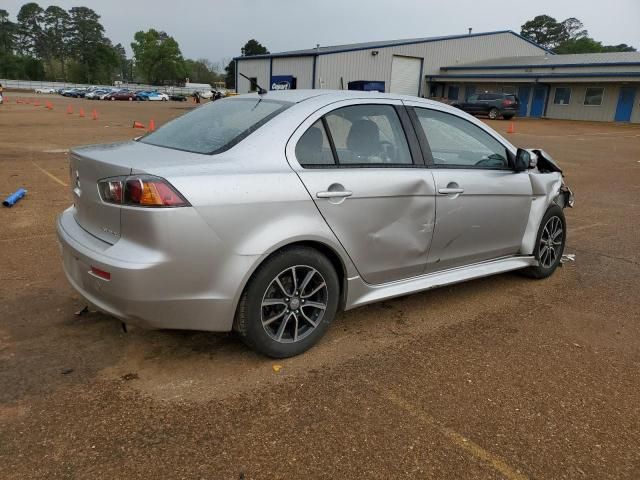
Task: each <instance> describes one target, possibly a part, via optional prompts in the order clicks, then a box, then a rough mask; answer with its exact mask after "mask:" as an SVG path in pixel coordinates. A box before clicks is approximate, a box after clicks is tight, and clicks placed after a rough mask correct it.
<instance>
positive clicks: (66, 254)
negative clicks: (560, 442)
mask: <svg viewBox="0 0 640 480" xmlns="http://www.w3.org/2000/svg"><path fill="white" fill-rule="evenodd" d="M69 156H70V169H71V177H72V180H71V188H72V195H73V200H74V204H73V206H71V207H70V208H68V209H67V210H66V211H65V212H63V213H62V215H61V216H60V217H59V218H58V221H57V233H58V237H59V239H60V242H61V244H62V251H63V263H64V270H65V272H66V275H67V277H68V279H69V281H70V283H71V285H72V286H73V287H74V288H75V289H76V290H77V291H78V292H79V293H80V294H81V295H82V296H83V297H84V298H85V299H87V301H88V302H89V303H91V304H93V305H95V307H96V308H97V309H99V310H101V311H103V312H106V313H108V314H111V315H113V316H115V317H118V318H120V319H121V320H122V321H123V322H125V323H132V324H139V325H143V326H147V327H153V328H178V329H192V330H209V331H228V330H232V329H233V330H235V331H236V332H237V334H238V335H239V336H240V338H242V339H243V340H244V342H246V344H247V345H249V346H250V347H252V348H254V349H256V350H258V351H259V352H262V353H263V354H266V355H269V356H272V357H288V356H291V355H296V354H299V353H301V352H303V351H305V350H306V349H308V348H310V347H311V346H312V345H313V344H315V343H316V342H317V341H318V340H319V339H320V338H321V337H322V335H323V334H324V333H325V331H326V330H327V328H328V327H329V325H330V323H331V322H332V321H333V319H334V318H335V316H336V313H337V312H338V311H339V310H340V309H351V308H354V307H358V306H361V305H365V304H368V303H372V302H376V301H380V300H383V299H387V298H392V297H397V296H401V295H407V294H409V293H413V292H418V291H421V290H427V289H430V288H434V287H437V286H442V285H448V284H452V283H456V282H462V281H465V280H470V279H474V278H479V277H483V276H486V275H491V274H497V273H501V272H506V271H511V270H518V269H522V271H523V272H524V273H526V274H527V275H529V276H531V277H534V278H544V277H548V276H549V275H551V274H552V273H553V272H554V270H555V269H556V267H557V266H558V265H559V263H560V259H561V257H562V253H563V250H564V246H565V239H566V232H567V225H566V222H565V217H564V213H563V209H564V207H566V206H572V204H573V195H572V193H571V191H570V190H569V189H568V187H567V186H566V185H565V184H564V181H563V175H562V171H561V169H560V168H559V167H558V165H557V164H556V163H555V162H554V161H553V159H552V158H551V157H550V156H549V155H548V154H547V153H545V152H544V151H542V150H524V149H521V148H516V147H515V146H513V145H512V144H511V143H509V142H508V141H507V140H506V139H505V138H503V137H502V136H500V135H499V134H498V133H496V132H495V131H494V130H492V129H491V128H489V127H488V126H487V125H485V124H484V123H482V122H481V121H479V120H477V119H475V118H473V117H471V116H470V115H467V114H466V113H464V112H461V111H460V110H458V109H455V108H452V107H450V106H447V105H444V104H441V103H438V102H432V101H429V100H424V99H419V98H415V97H408V96H401V95H393V94H379V93H370V92H367V93H366V95H363V93H362V92H357V91H323V90H313V91H304V90H283V91H277V92H268V93H264V94H251V95H241V96H236V97H233V98H228V99H222V100H219V101H216V102H211V103H208V104H206V105H204V106H202V107H201V108H197V109H194V110H192V111H191V112H189V113H188V114H186V115H184V116H182V117H179V118H177V119H175V120H173V121H171V122H169V123H167V124H166V125H164V126H162V127H161V128H159V129H158V130H156V131H155V132H152V133H150V134H148V135H145V136H144V137H141V138H139V139H138V140H136V141H129V142H124V143H118V144H113V145H110V146H108V147H106V146H104V145H103V146H87V147H80V148H76V149H72V151H71V152H70V155H69ZM435 225H437V228H435Z"/></svg>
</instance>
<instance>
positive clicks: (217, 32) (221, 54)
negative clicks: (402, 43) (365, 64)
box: [0, 0, 640, 62]
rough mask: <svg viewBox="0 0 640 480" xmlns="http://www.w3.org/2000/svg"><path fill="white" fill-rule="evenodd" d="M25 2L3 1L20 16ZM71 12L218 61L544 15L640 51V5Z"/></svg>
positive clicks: (81, 0) (287, 1)
mask: <svg viewBox="0 0 640 480" xmlns="http://www.w3.org/2000/svg"><path fill="white" fill-rule="evenodd" d="M24 3H26V2H25V1H23V0H21V1H16V0H2V2H1V5H0V8H4V9H6V10H8V11H9V14H10V15H11V18H12V19H14V20H15V16H16V14H17V13H18V10H19V9H20V6H21V5H22V4H24ZM39 3H40V5H41V6H42V7H43V8H46V7H47V6H49V5H51V4H53V5H59V6H61V7H63V8H65V9H68V8H70V7H72V6H78V5H83V6H86V7H90V8H92V9H94V10H95V11H96V12H97V13H98V14H99V15H101V17H102V24H103V25H104V27H105V29H106V34H107V36H108V37H109V38H111V40H112V41H113V43H114V44H115V43H122V44H123V45H125V47H126V48H127V50H128V51H129V53H130V52H131V48H130V43H131V41H132V39H133V35H134V33H135V32H136V31H138V30H147V29H149V28H156V29H158V30H164V31H166V32H167V33H168V34H169V35H172V36H173V37H174V38H175V39H176V40H177V41H178V43H179V44H180V47H181V49H182V53H183V55H184V56H185V57H186V58H208V59H210V60H211V61H213V62H219V61H221V60H222V59H228V58H230V57H233V56H236V55H239V54H240V48H241V47H242V45H244V43H245V42H246V41H247V40H249V39H250V38H255V39H257V40H258V41H260V42H261V43H262V44H263V45H265V46H266V47H267V48H268V49H269V50H270V51H271V52H278V51H284V50H295V49H301V48H311V47H315V45H316V44H318V43H319V44H320V45H338V44H343V43H356V42H367V41H372V40H394V39H401V38H412V37H429V36H437V35H453V34H461V33H466V32H467V28H468V27H472V28H473V31H474V32H486V31H492V30H505V29H508V30H514V31H516V32H519V31H520V26H521V25H522V24H523V23H524V22H525V21H527V20H529V19H531V18H533V17H534V16H536V15H539V14H548V15H551V16H552V17H554V18H556V19H557V20H559V21H560V20H564V19H565V18H567V17H577V18H578V19H580V20H581V21H582V22H583V23H584V26H585V28H586V29H587V30H588V31H589V34H590V35H591V36H592V37H593V38H595V39H596V40H599V41H602V42H603V43H605V44H618V43H627V44H631V45H633V46H635V47H636V48H638V49H640V26H639V23H640V22H639V21H640V0H609V1H595V0H527V1H521V0H484V1H478V0H448V1H441V0H438V1H430V0H359V1H349V0H317V1H306V0H226V1H224V2H219V1H211V0H187V1H173V2H164V1H162V0H134V1H129V2H124V1H122V0H112V1H109V2H105V1H99V0H74V1H67V0H52V1H50V2H39Z"/></svg>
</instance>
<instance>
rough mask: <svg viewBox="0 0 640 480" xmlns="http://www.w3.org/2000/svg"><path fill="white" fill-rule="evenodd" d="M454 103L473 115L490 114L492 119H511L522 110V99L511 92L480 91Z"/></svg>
mask: <svg viewBox="0 0 640 480" xmlns="http://www.w3.org/2000/svg"><path fill="white" fill-rule="evenodd" d="M452 105H453V106H454V107H458V108H459V109H461V110H464V111H465V112H467V113H470V114H472V115H488V116H489V118H490V119H492V120H495V119H498V118H500V117H502V118H504V119H505V120H510V119H512V118H513V117H514V116H515V115H517V114H518V112H519V111H520V101H519V100H518V97H517V96H516V95H513V94H511V93H480V94H476V95H471V96H470V97H469V98H468V99H467V100H465V101H463V102H454V103H452Z"/></svg>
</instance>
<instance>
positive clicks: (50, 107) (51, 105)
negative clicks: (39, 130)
mask: <svg viewBox="0 0 640 480" xmlns="http://www.w3.org/2000/svg"><path fill="white" fill-rule="evenodd" d="M47 108H48V109H49V110H53V104H52V103H51V102H47Z"/></svg>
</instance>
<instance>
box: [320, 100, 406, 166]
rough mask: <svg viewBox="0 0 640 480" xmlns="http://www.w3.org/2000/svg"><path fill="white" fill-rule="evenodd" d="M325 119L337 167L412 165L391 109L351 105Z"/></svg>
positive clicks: (400, 125)
mask: <svg viewBox="0 0 640 480" xmlns="http://www.w3.org/2000/svg"><path fill="white" fill-rule="evenodd" d="M325 118H326V122H327V126H328V128H329V131H330V135H331V138H332V139H333V144H334V147H335V150H336V154H337V156H338V159H337V160H338V163H339V164H340V165H377V164H389V165H394V164H395V165H411V164H413V160H412V158H411V154H410V152H409V145H408V144H407V139H406V137H405V133H404V130H403V128H402V124H401V123H400V119H399V118H398V114H397V113H396V110H395V108H394V107H393V106H391V105H382V104H375V105H353V106H349V107H343V108H339V109H337V110H334V111H333V112H331V113H329V114H327V116H326V117H325Z"/></svg>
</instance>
